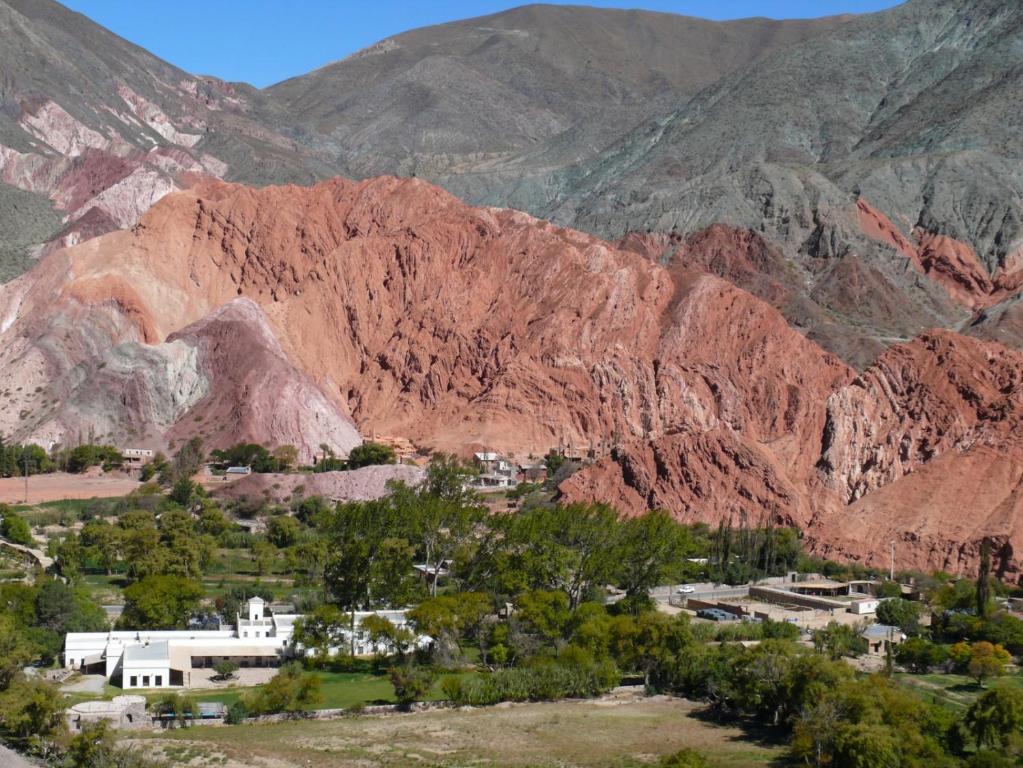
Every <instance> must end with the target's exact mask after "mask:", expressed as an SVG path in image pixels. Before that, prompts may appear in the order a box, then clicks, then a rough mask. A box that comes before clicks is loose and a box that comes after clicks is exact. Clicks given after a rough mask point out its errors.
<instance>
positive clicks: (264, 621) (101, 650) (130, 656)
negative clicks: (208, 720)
mask: <svg viewBox="0 0 1023 768" xmlns="http://www.w3.org/2000/svg"><path fill="white" fill-rule="evenodd" d="M246 607H247V611H246V615H245V616H241V615H239V616H237V620H236V624H235V626H234V627H233V628H228V629H218V630H202V629H196V630H152V631H150V630H120V631H114V630H111V631H109V632H69V633H68V634H67V636H66V637H65V639H64V666H65V668H67V669H77V670H81V671H83V672H86V673H91V674H102V675H104V676H106V678H107V679H108V680H110V681H111V682H112V683H114V684H115V685H120V686H121V687H122V688H124V689H134V688H168V687H177V686H181V687H185V688H187V687H189V686H190V685H191V684H192V671H193V670H195V669H210V668H212V667H214V666H215V665H216V664H218V663H220V662H221V661H232V662H234V663H236V664H237V665H238V666H239V667H243V668H244V667H276V666H278V665H279V664H280V663H281V661H282V660H284V659H286V658H288V657H290V656H293V655H295V653H296V652H297V653H302V652H303V651H302V649H296V646H295V643H294V642H293V641H292V634H293V633H294V629H295V622H296V621H297V620H298V619H300V618H301V616H300V615H298V614H293V613H291V614H280V613H279V614H274V613H270V612H267V611H266V610H265V605H264V603H263V600H261V599H260V598H258V597H253V598H251V599H250V600H249V601H248V603H247V606H246ZM371 613H372V612H366V613H356V614H355V623H356V643H355V652H356V654H357V655H369V654H373V653H378V652H387V651H388V650H389V649H387V648H383V647H379V646H374V645H373V644H372V643H370V642H369V639H368V637H366V635H365V633H363V632H362V631H361V630H360V629H358V627H359V626H360V625H361V622H362V619H363V618H364V617H366V616H369V615H371ZM377 615H380V616H384V617H385V618H387V619H389V620H390V621H392V622H393V623H395V624H396V625H397V626H402V627H403V626H405V625H406V623H407V620H406V616H405V611H403V610H392V611H379V612H377ZM344 642H345V643H350V638H349V637H348V633H347V631H346V632H345V633H344ZM428 642H429V638H419V640H417V644H425V643H428ZM344 650H347V646H346V647H345V649H344Z"/></svg>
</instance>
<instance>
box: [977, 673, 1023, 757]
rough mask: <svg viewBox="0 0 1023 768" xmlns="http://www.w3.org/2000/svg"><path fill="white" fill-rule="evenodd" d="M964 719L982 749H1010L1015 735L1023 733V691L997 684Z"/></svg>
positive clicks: (980, 698)
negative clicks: (1010, 743)
mask: <svg viewBox="0 0 1023 768" xmlns="http://www.w3.org/2000/svg"><path fill="white" fill-rule="evenodd" d="M964 722H965V724H966V727H967V728H968V729H969V731H970V733H971V734H972V735H973V739H974V741H975V742H976V743H977V748H978V749H980V748H981V747H985V746H986V747H994V748H997V747H1001V748H1003V749H1005V748H1007V747H1008V746H1009V742H1010V740H1011V738H1012V736H1013V734H1019V733H1020V732H1023V691H1021V690H1019V689H1017V688H1009V687H997V688H993V689H991V690H990V691H987V692H985V693H984V694H982V695H981V696H979V697H978V698H977V700H976V701H974V702H973V704H972V705H970V708H969V710H967V712H966V717H965V721H964Z"/></svg>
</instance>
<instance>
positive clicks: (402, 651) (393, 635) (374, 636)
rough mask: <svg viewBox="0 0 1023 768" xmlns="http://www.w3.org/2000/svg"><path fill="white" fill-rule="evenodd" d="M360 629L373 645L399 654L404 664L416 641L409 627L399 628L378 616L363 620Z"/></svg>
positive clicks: (373, 615)
mask: <svg viewBox="0 0 1023 768" xmlns="http://www.w3.org/2000/svg"><path fill="white" fill-rule="evenodd" d="M359 628H360V629H361V630H362V631H363V632H365V633H366V635H367V636H368V637H369V641H370V642H371V643H373V645H375V646H383V647H384V648H387V649H388V650H393V651H394V652H395V653H397V654H398V660H399V661H402V662H403V661H404V660H405V656H406V654H407V653H408V652H409V651H410V650H411V649H412V646H413V644H414V643H415V641H416V636H415V633H414V632H412V630H410V629H408V628H407V627H399V626H397V625H396V624H395V623H394V622H392V621H391V620H390V619H387V618H384V617H383V616H379V615H377V614H370V615H369V616H366V617H365V618H363V620H362V622H361V623H360V624H359Z"/></svg>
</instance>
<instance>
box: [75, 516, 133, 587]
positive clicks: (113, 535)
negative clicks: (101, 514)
mask: <svg viewBox="0 0 1023 768" xmlns="http://www.w3.org/2000/svg"><path fill="white" fill-rule="evenodd" d="M79 540H80V542H81V545H82V547H83V548H84V551H85V556H86V557H87V558H90V559H92V560H94V561H97V562H98V563H99V564H100V566H101V567H102V568H103V570H105V571H106V572H107V575H108V576H109V575H110V574H111V573H113V570H114V566H116V565H117V562H118V560H119V559H120V557H121V545H122V542H123V536H122V531H121V529H120V528H117V527H115V526H113V525H111V524H110V523H108V522H107V521H106V520H101V519H94V520H89V521H87V522H86V523H85V525H83V526H82V530H81V532H80V534H79Z"/></svg>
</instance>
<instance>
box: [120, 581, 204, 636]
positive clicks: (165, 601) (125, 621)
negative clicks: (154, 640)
mask: <svg viewBox="0 0 1023 768" xmlns="http://www.w3.org/2000/svg"><path fill="white" fill-rule="evenodd" d="M202 595H203V590H202V585H201V584H199V583H198V582H196V581H192V580H191V579H187V578H185V577H183V576H169V575H167V576H162V575H160V576H146V577H145V578H143V579H141V580H140V581H137V582H135V583H134V584H132V585H130V586H128V587H127V588H125V590H124V601H125V602H124V613H122V614H121V618H120V619H119V620H118V626H120V627H125V628H130V629H183V628H184V627H185V626H187V624H188V620H189V618H190V617H191V616H192V614H193V613H194V612H195V610H196V609H197V608H198V606H199V601H200V600H201V599H202Z"/></svg>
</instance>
